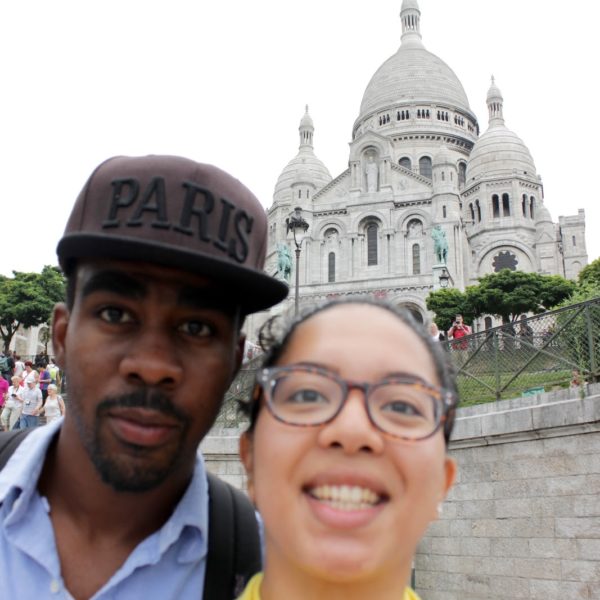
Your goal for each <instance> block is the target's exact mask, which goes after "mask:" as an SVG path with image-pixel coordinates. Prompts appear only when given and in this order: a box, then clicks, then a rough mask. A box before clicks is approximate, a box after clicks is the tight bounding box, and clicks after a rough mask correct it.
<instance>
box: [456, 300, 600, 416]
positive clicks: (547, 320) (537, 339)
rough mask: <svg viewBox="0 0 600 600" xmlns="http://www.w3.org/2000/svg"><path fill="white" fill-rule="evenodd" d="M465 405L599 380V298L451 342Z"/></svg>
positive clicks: (462, 399)
mask: <svg viewBox="0 0 600 600" xmlns="http://www.w3.org/2000/svg"><path fill="white" fill-rule="evenodd" d="M446 347H447V349H448V351H449V352H450V358H451V360H452V362H453V363H454V365H455V368H456V371H457V374H458V375H457V383H458V388H459V393H460V398H461V403H463V404H479V403H482V402H488V401H490V400H498V399H501V398H514V397H516V396H520V395H528V394H534V393H540V392H544V391H550V390H552V389H556V388H558V387H568V386H569V385H570V382H571V381H572V380H573V378H574V377H576V376H577V374H574V370H575V369H576V370H577V371H579V378H580V380H581V382H582V383H583V382H584V381H596V380H598V378H599V376H600V372H599V361H600V298H596V299H594V300H589V301H587V302H582V303H580V304H574V305H571V306H568V307H565V308H562V309H559V310H555V311H551V312H546V313H544V314H542V315H538V316H535V317H529V318H527V319H523V320H517V321H514V322H512V323H509V324H506V325H503V326H500V327H495V328H493V329H487V330H486V331H482V332H479V333H476V334H473V335H470V336H467V337H464V338H462V339H461V340H459V341H449V342H446Z"/></svg>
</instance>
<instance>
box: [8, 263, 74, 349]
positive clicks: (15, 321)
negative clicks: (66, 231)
mask: <svg viewBox="0 0 600 600" xmlns="http://www.w3.org/2000/svg"><path fill="white" fill-rule="evenodd" d="M13 275H14V276H13V277H12V278H10V277H4V276H0V337H2V341H3V343H4V350H5V351H6V350H7V349H8V347H9V345H10V342H11V340H12V338H13V336H14V335H15V333H16V331H17V329H18V328H19V326H21V325H22V326H23V327H25V328H27V327H35V326H36V325H41V324H42V323H48V322H49V321H50V317H51V316H52V309H53V308H54V305H55V304H56V303H57V302H61V301H63V300H64V297H65V278H64V276H63V274H62V272H61V271H60V269H59V268H58V267H51V266H49V265H46V266H45V267H44V268H43V269H42V272H41V273H21V272H18V271H13Z"/></svg>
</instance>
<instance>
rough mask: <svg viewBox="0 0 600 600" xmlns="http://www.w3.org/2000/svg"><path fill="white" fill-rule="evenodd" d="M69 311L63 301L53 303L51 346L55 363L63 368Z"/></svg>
mask: <svg viewBox="0 0 600 600" xmlns="http://www.w3.org/2000/svg"><path fill="white" fill-rule="evenodd" d="M69 317H70V312H69V309H68V308H67V305H66V304H65V303H64V302H59V303H58V304H56V305H55V307H54V311H53V313H52V347H53V348H54V356H55V357H56V364H57V365H58V366H59V367H62V368H63V369H64V368H65V356H66V338H67V329H68V327H69Z"/></svg>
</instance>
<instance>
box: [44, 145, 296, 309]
mask: <svg viewBox="0 0 600 600" xmlns="http://www.w3.org/2000/svg"><path fill="white" fill-rule="evenodd" d="M266 244H267V218H266V215H265V211H264V209H263V207H262V206H261V204H260V202H259V201H258V200H257V198H256V197H255V196H254V194H252V192H250V190H248V188H246V187H245V186H244V185H243V184H242V183H240V182H239V181H238V180H237V179H235V178H234V177H232V176H231V175H229V174H228V173H226V172H225V171H222V170H221V169H219V168H217V167H214V166H212V165H207V164H202V163H196V162H194V161H192V160H189V159H187V158H181V157H178V156H144V157H126V156H118V157H114V158H110V159H108V160H107V161H105V162H103V163H102V164H101V165H100V166H99V167H97V168H96V170H95V171H94V172H93V173H92V175H91V176H90V178H89V179H88V181H87V183H86V184H85V186H84V188H83V190H82V191H81V193H80V194H79V196H78V197H77V200H76V201H75V205H74V206H73V210H72V211H71V215H70V217H69V220H68V222H67V226H66V229H65V232H64V235H63V237H62V238H61V240H60V241H59V243H58V247H57V249H56V252H57V254H58V259H59V263H60V265H61V267H62V269H63V270H64V271H65V273H67V274H68V273H69V272H70V271H71V270H72V269H73V267H74V265H75V264H76V262H77V260H78V259H84V258H103V259H106V258H108V259H110V258H113V259H118V260H133V261H144V262H149V263H153V264H158V265H162V266H169V267H174V268H177V269H182V270H184V271H190V272H193V273H197V274H200V275H205V276H206V277H209V278H210V279H212V280H214V281H217V282H219V283H220V284H222V285H223V286H224V287H226V288H228V290H229V291H230V293H231V294H232V295H233V298H235V300H236V303H239V305H240V306H241V308H242V311H243V312H244V314H248V313H252V312H256V311H259V310H263V309H265V308H268V307H270V306H273V305H274V304H277V303H278V302H280V301H281V300H283V299H284V298H285V297H286V296H287V293H288V286H287V285H286V284H285V283H283V282H282V281H279V280H278V279H275V278H274V277H271V276H269V275H267V274H266V273H265V272H264V271H263V270H262V269H263V267H264V262H265V254H266Z"/></svg>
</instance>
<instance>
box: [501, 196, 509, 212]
mask: <svg viewBox="0 0 600 600" xmlns="http://www.w3.org/2000/svg"><path fill="white" fill-rule="evenodd" d="M502 215H503V216H504V217H510V197H509V195H508V194H502Z"/></svg>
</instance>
